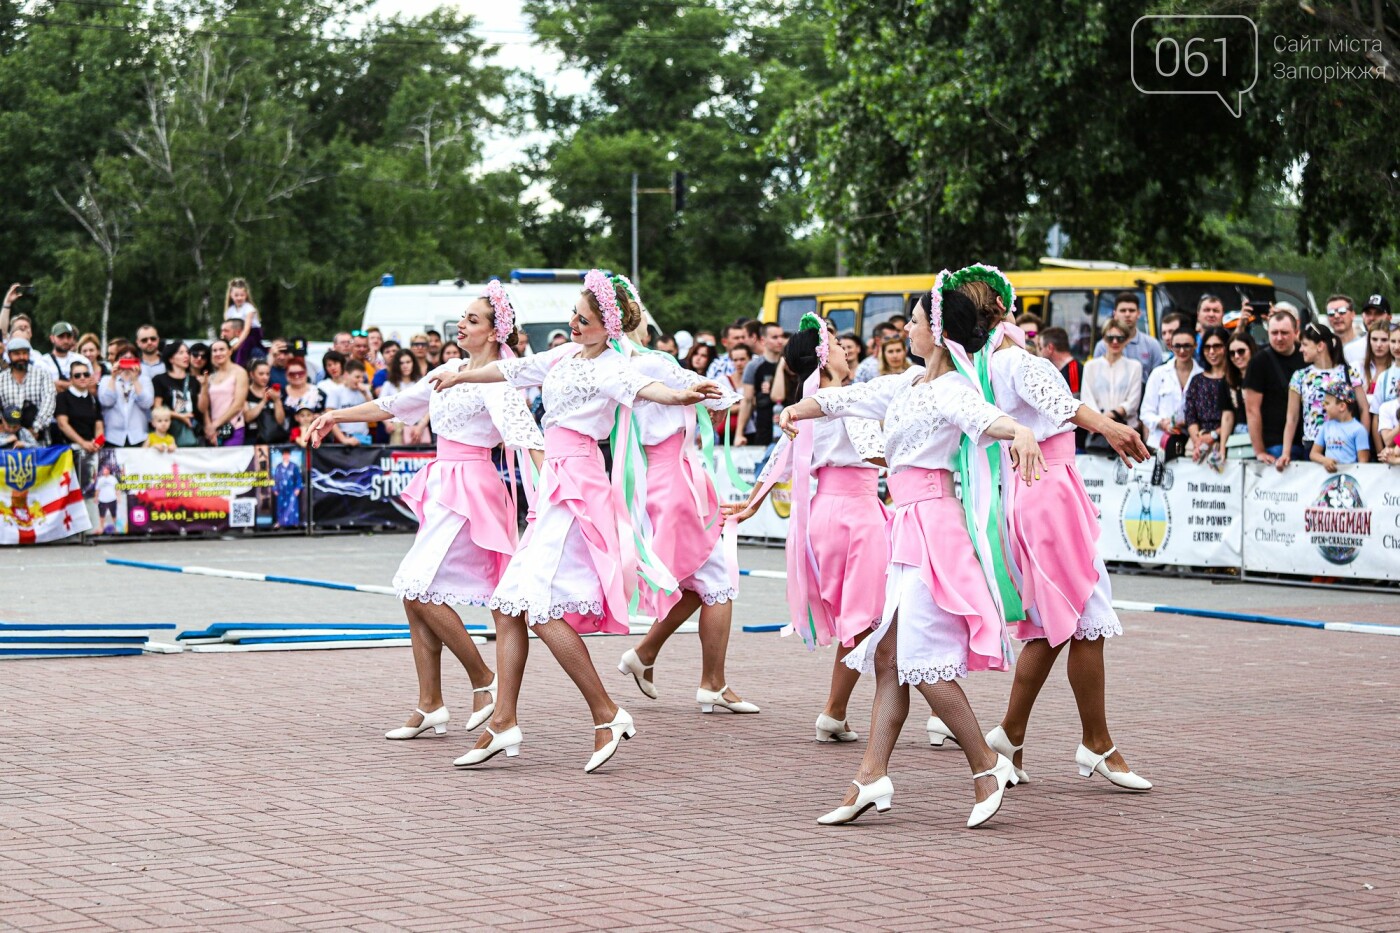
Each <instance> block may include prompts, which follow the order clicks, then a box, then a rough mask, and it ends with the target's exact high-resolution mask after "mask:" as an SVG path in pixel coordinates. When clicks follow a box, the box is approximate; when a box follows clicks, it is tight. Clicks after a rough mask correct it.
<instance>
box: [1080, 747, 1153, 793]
mask: <svg viewBox="0 0 1400 933" xmlns="http://www.w3.org/2000/svg"><path fill="white" fill-rule="evenodd" d="M1116 751H1118V746H1116V745H1115V746H1113V747H1112V748H1110V749H1109V750H1108V751H1106V752H1104V753H1103V754H1102V755H1100V754H1099V753H1098V752H1091V751H1089V749H1088V748H1087V747H1085V746H1083V745H1081V746H1079V750H1078V751H1076V752H1075V753H1074V763H1075V764H1077V765H1079V776H1080V777H1093V776H1094V772H1095V771H1097V772H1098V773H1099V774H1102V775H1103V776H1104V777H1106V778H1108V780H1109V783H1111V784H1112V785H1113V786H1114V787H1120V788H1122V789H1123V790H1151V789H1152V782H1151V781H1149V780H1147V779H1146V778H1141V777H1138V776H1137V775H1136V774H1134V773H1133V772H1131V771H1110V770H1109V768H1108V756H1109V755H1112V754H1113V753H1114V752H1116Z"/></svg>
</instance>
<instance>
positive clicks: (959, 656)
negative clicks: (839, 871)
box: [779, 285, 1041, 827]
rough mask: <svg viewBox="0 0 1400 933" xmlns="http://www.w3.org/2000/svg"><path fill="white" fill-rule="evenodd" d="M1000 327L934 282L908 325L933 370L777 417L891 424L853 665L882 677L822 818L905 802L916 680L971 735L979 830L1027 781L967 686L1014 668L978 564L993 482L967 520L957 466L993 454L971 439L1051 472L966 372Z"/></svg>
mask: <svg viewBox="0 0 1400 933" xmlns="http://www.w3.org/2000/svg"><path fill="white" fill-rule="evenodd" d="M995 324H996V321H995V320H993V319H991V318H987V317H983V318H979V317H978V315H977V309H976V308H975V307H974V305H973V303H972V301H971V300H969V299H968V298H967V297H966V296H965V295H962V294H961V293H959V292H944V291H940V290H938V286H937V285H935V287H934V290H932V291H931V292H930V293H929V295H927V296H924V298H922V299H921V300H920V302H919V304H918V305H917V306H916V308H915V311H914V314H913V319H912V320H911V321H910V322H909V323H908V324H907V325H906V326H905V329H906V330H907V331H908V332H909V335H910V342H911V343H912V345H913V351H914V353H915V354H916V355H917V356H920V357H922V358H923V359H925V360H927V361H928V364H929V368H928V370H927V372H923V373H920V372H918V371H916V370H915V371H910V372H908V373H905V374H903V375H900V376H896V377H893V378H887V379H876V380H873V381H871V382H867V383H859V384H856V385H853V386H850V387H847V388H842V389H838V388H829V389H822V390H821V391H819V392H817V394H816V395H815V396H813V397H812V398H808V399H804V400H803V401H801V402H799V403H798V404H797V405H795V406H792V407H789V408H785V409H783V413H782V414H781V415H780V416H779V424H780V425H781V426H782V428H783V430H784V431H785V432H787V433H788V434H789V435H791V433H792V425H793V422H795V421H800V420H804V419H810V418H815V417H818V416H820V415H822V414H826V415H833V416H837V417H842V418H879V419H883V420H884V423H885V457H886V459H887V460H888V461H889V465H890V491H891V492H892V493H893V495H894V500H895V514H894V518H893V520H892V521H891V522H890V565H889V570H888V575H887V583H886V590H885V612H884V617H883V619H882V621H881V624H880V626H879V628H877V629H876V630H875V633H874V634H873V635H872V636H871V637H869V638H867V639H866V640H865V641H863V642H862V643H861V644H859V645H857V646H856V648H855V650H853V651H852V652H851V654H850V655H849V656H848V657H847V658H846V663H847V664H848V665H850V666H851V667H853V668H856V669H858V670H860V671H862V672H866V673H868V672H870V671H872V670H873V671H874V672H875V705H874V709H873V710H872V712H871V718H870V740H869V744H868V745H867V747H866V750H865V757H864V759H863V760H862V762H861V766H860V770H859V771H858V772H857V773H856V779H855V781H854V782H853V784H854V787H853V788H852V790H851V791H850V792H848V793H847V795H846V798H845V801H844V803H843V804H842V805H841V806H840V807H837V808H836V809H835V810H832V811H831V812H830V813H828V814H826V815H825V816H823V817H821V818H820V819H819V820H818V821H817V822H819V823H822V824H826V825H830V824H836V823H849V822H851V821H853V820H855V819H856V818H857V817H859V816H860V815H861V814H862V813H864V812H865V811H866V810H868V809H869V808H870V807H872V806H874V807H876V808H877V809H879V810H888V809H889V807H890V803H891V800H892V798H893V796H894V785H893V784H892V783H891V781H890V778H889V774H888V768H889V758H890V752H891V751H893V749H894V745H895V742H896V741H897V740H898V738H899V731H900V728H901V727H902V726H903V725H904V720H905V719H906V718H907V716H908V715H909V690H908V686H909V685H910V684H912V685H914V686H915V687H917V688H918V690H919V692H920V693H922V694H923V695H924V698H925V699H926V700H927V701H928V703H929V705H930V706H931V707H933V709H934V710H935V711H936V712H937V713H938V714H939V716H940V717H941V718H942V719H943V721H944V722H947V723H950V724H951V725H952V727H953V732H954V734H955V735H957V736H958V739H959V743H960V744H961V743H962V741H963V740H964V739H965V740H966V741H967V742H968V743H970V744H963V745H962V748H963V751H964V753H965V754H966V755H967V761H968V765H969V766H970V767H971V769H972V772H973V775H972V778H973V787H974V788H975V790H976V800H977V803H976V805H975V806H974V807H973V808H972V814H971V816H969V817H968V821H967V825H968V826H969V827H975V826H980V825H982V824H983V823H985V822H986V821H987V820H988V819H990V818H991V817H992V815H993V814H995V813H996V812H997V810H998V809H999V808H1000V806H1001V801H1002V798H1003V796H1004V794H1005V790H1006V787H1007V785H1008V784H1014V783H1016V775H1015V772H1014V771H1013V769H1012V765H1011V762H1010V761H1009V760H1008V759H1006V758H1005V757H1003V756H1001V755H999V754H997V753H996V752H995V751H993V750H992V749H991V748H989V747H988V745H987V743H986V741H985V740H984V739H983V738H982V731H981V729H979V728H978V726H977V717H976V715H975V714H974V713H973V711H972V706H971V704H969V703H968V701H967V695H966V694H964V693H963V690H962V687H960V686H959V685H958V683H957V680H956V678H958V677H962V676H965V675H966V674H967V672H968V671H969V670H1005V669H1006V668H1007V667H1009V666H1010V659H1009V658H1008V656H1007V655H1008V650H1009V648H1008V646H1007V645H1006V643H1005V637H1004V636H1005V624H1004V622H1003V620H1002V610H1001V606H1000V605H999V602H998V598H997V594H996V592H995V587H994V585H992V583H991V581H990V580H989V579H988V576H989V575H988V573H987V571H986V570H985V569H980V568H979V555H978V551H981V552H982V556H983V557H986V558H987V560H986V561H981V563H982V567H983V568H985V567H987V566H988V561H989V560H990V554H989V548H988V545H987V543H986V537H985V534H984V532H983V528H984V527H985V518H984V517H983V516H984V510H985V508H986V507H987V496H988V492H989V489H988V482H987V477H986V476H984V475H982V473H981V471H980V470H978V471H977V475H976V476H975V481H974V480H969V481H968V482H965V483H964V484H963V489H964V493H963V495H964V496H965V497H967V498H968V501H969V503H970V504H971V505H972V507H973V512H974V516H975V517H974V518H973V520H971V521H967V520H966V519H965V518H964V513H963V509H962V508H961V507H960V506H959V503H958V500H957V499H955V498H954V497H953V496H952V490H953V474H952V470H953V468H954V466H955V464H956V463H957V461H958V460H959V459H960V457H961V458H962V459H964V460H965V461H967V463H968V465H969V468H970V469H974V470H976V468H977V467H978V466H979V465H984V464H985V463H986V460H987V458H986V457H984V456H971V457H969V456H966V455H960V453H959V448H960V446H961V445H962V443H963V436H964V435H966V436H967V438H968V439H969V440H970V441H971V443H973V444H982V443H984V442H985V441H986V440H1003V441H1011V442H1012V447H1011V456H1012V460H1013V462H1014V463H1015V464H1016V466H1017V468H1018V469H1019V471H1020V473H1021V476H1022V478H1023V479H1024V480H1025V482H1027V483H1030V482H1031V481H1032V480H1033V479H1034V478H1035V477H1036V476H1037V475H1038V474H1039V473H1040V471H1041V455H1040V448H1039V446H1037V444H1036V442H1035V437H1034V436H1033V435H1032V433H1031V431H1030V430H1029V429H1028V428H1025V427H1023V426H1021V425H1019V424H1017V423H1016V422H1015V421H1013V420H1012V419H1011V418H1009V417H1007V416H1006V415H1005V414H1003V413H1002V412H1001V411H999V410H998V409H996V408H993V407H992V406H991V405H989V404H987V402H986V401H984V400H983V399H982V396H981V393H980V392H978V391H977V389H976V388H975V387H974V386H973V385H972V383H971V382H970V381H969V380H968V379H967V377H965V376H963V375H962V374H961V373H958V372H956V371H955V367H954V360H955V359H957V360H958V361H959V363H960V365H962V366H963V367H964V368H967V366H968V363H967V362H966V360H967V353H968V351H971V352H976V351H977V350H980V349H981V348H982V346H983V345H984V344H985V343H986V341H987V337H988V335H989V334H990V333H991V329H992V327H993V326H995ZM969 527H971V528H972V529H973V533H972V534H970V533H969V531H968V529H969ZM973 534H975V535H976V537H977V539H978V540H977V545H976V548H974V543H973ZM935 535H936V536H937V539H938V540H937V542H936V544H935V541H934V536H935Z"/></svg>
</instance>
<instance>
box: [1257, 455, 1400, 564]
mask: <svg viewBox="0 0 1400 933" xmlns="http://www.w3.org/2000/svg"><path fill="white" fill-rule="evenodd" d="M1244 519H1245V528H1246V529H1247V533H1246V536H1245V542H1244V568H1245V570H1246V571H1255V572H1261V573H1292V574H1301V575H1303V576H1320V577H1352V578H1358V579H1363V580H1400V470H1397V469H1396V468H1394V467H1390V466H1386V465H1384V464H1378V463H1371V464H1368V463H1362V464H1356V465H1353V466H1344V467H1340V468H1339V470H1338V472H1336V473H1328V472H1327V471H1326V470H1325V469H1324V468H1323V467H1322V466H1321V465H1320V464H1316V463H1297V464H1293V465H1292V466H1289V467H1288V468H1287V469H1286V470H1284V471H1283V472H1282V473H1280V472H1279V471H1278V470H1276V469H1274V468H1273V467H1271V466H1267V465H1265V464H1261V463H1250V464H1248V465H1246V466H1245V496H1244Z"/></svg>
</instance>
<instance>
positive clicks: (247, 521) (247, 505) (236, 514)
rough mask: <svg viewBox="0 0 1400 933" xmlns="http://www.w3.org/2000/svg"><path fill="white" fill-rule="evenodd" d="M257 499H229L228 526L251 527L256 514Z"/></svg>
mask: <svg viewBox="0 0 1400 933" xmlns="http://www.w3.org/2000/svg"><path fill="white" fill-rule="evenodd" d="M257 511H258V500H256V499H231V500H229V506H228V526H229V527H230V528H252V527H253V519H254V517H255V516H256V515H257Z"/></svg>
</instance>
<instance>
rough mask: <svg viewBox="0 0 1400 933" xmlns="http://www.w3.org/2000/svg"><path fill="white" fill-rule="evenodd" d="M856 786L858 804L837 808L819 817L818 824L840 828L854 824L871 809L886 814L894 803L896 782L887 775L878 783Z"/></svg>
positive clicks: (859, 783) (853, 782)
mask: <svg viewBox="0 0 1400 933" xmlns="http://www.w3.org/2000/svg"><path fill="white" fill-rule="evenodd" d="M851 783H852V784H854V785H855V786H856V791H857V793H856V802H855V803H853V804H850V805H846V806H840V807H837V808H836V809H835V810H832V811H831V812H830V813H826V814H823V815H822V816H819V817H817V822H818V823H819V824H821V825H822V826H840V825H841V824H842V823H854V822H855V821H856V820H858V819H860V815H861V814H862V813H864V812H865V811H866V810H869V809H870V808H871V807H874V808H875V812H877V813H884V812H885V811H886V810H888V809H889V808H890V804H892V803H893V802H894V782H893V781H891V780H890V776H889V775H888V774H887V775H885V776H884V777H882V778H880V779H879V780H877V781H872V782H871V783H869V784H862V783H861V782H860V781H852V782H851Z"/></svg>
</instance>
